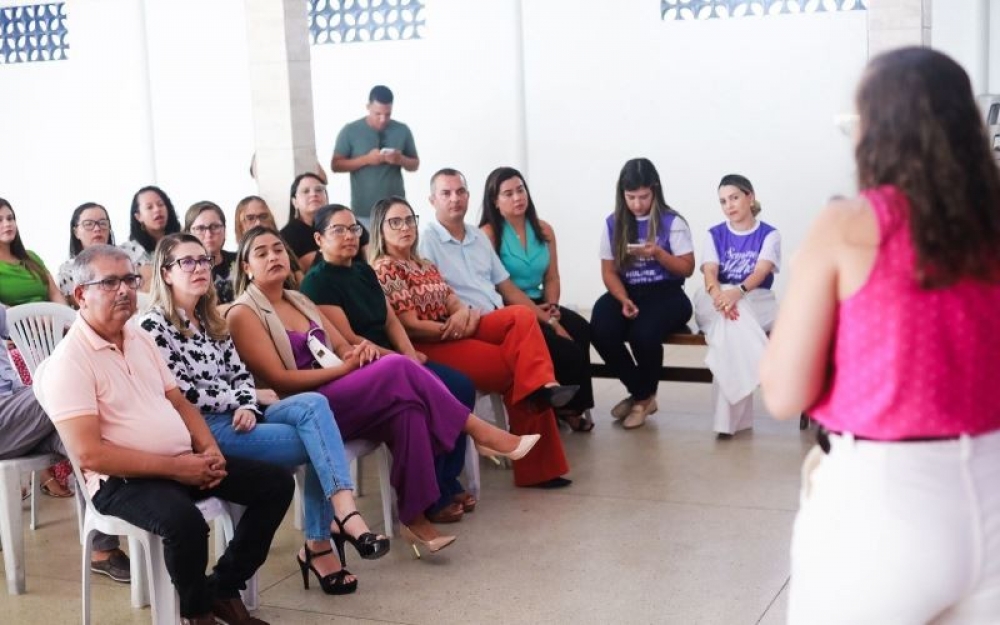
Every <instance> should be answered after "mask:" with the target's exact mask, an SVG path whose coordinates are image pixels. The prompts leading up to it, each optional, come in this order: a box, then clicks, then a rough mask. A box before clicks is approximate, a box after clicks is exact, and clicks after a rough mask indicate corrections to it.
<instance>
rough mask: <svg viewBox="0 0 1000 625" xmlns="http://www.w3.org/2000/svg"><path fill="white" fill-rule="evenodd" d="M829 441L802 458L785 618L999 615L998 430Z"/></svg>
mask: <svg viewBox="0 0 1000 625" xmlns="http://www.w3.org/2000/svg"><path fill="white" fill-rule="evenodd" d="M830 440H831V444H832V449H831V451H830V454H829V455H825V454H823V453H822V451H820V450H819V448H818V447H817V448H815V449H813V451H811V452H810V453H809V456H807V457H806V461H805V464H804V465H803V468H802V494H801V506H800V509H799V514H798V517H797V518H796V520H795V530H794V533H793V536H792V580H791V591H790V596H789V612H788V622H789V623H790V624H791V625H801V624H809V625H813V624H827V623H828V624H830V625H833V624H836V625H842V624H850V625H868V624H871V625H876V624H877V625H918V624H923V623H1000V432H993V433H991V434H985V435H981V436H978V437H963V438H960V439H957V440H953V441H933V442H913V443H878V442H868V441H855V440H854V438H853V437H852V436H850V435H844V436H831V437H830Z"/></svg>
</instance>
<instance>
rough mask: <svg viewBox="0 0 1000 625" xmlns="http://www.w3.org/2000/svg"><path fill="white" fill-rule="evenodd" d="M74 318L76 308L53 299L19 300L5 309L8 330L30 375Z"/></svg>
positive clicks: (46, 356) (50, 351)
mask: <svg viewBox="0 0 1000 625" xmlns="http://www.w3.org/2000/svg"><path fill="white" fill-rule="evenodd" d="M75 320H76V311H75V310H73V309H72V308H70V307H69V306H66V305H65V304H56V303H54V302H37V303H34V304H21V305H20V306H14V307H12V308H9V309H7V331H8V332H10V338H11V340H13V341H14V345H16V346H17V350H18V351H19V352H21V357H22V358H24V363H25V364H26V365H28V370H29V371H31V374H32V375H34V374H35V369H37V368H38V364H39V363H40V362H42V361H43V360H45V359H46V358H48V357H49V354H51V353H52V350H53V349H55V347H56V344H57V343H58V342H59V341H60V340H62V337H63V336H65V334H66V330H68V329H69V327H70V326H71V325H73V322H74V321H75Z"/></svg>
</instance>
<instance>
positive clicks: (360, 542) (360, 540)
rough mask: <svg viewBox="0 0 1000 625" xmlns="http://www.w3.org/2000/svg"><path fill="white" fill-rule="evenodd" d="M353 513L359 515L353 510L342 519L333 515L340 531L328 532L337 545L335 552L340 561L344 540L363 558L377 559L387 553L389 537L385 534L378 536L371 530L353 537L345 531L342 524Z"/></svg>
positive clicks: (345, 522) (344, 523) (342, 554)
mask: <svg viewBox="0 0 1000 625" xmlns="http://www.w3.org/2000/svg"><path fill="white" fill-rule="evenodd" d="M355 515H357V516H359V517H360V516H361V513H360V512H358V511H357V510H355V511H354V512H352V513H350V514H348V515H347V516H345V517H344V519H343V520H340V519H338V518H337V517H336V515H334V517H333V520H334V522H335V523H336V524H337V528H338V529H339V530H340V531H338V532H330V538H332V539H333V544H334V545H336V547H337V553H338V554H339V555H340V560H341V562H343V561H344V542H349V543H351V544H352V545H354V548H355V549H357V551H358V555H359V556H361V557H362V558H363V559H365V560H378V559H379V558H381V557H382V556H384V555H385V554H387V553H389V539H388V538H386V537H385V536H383V537H381V538H380V537H378V536H376V535H375V534H373V533H371V532H365V533H364V534H362V535H361V536H358V537H357V538H355V537H354V536H351V535H350V534H348V533H347V529H346V528H345V527H344V526H345V525H347V522H348V521H349V520H350V519H351V517H352V516H355Z"/></svg>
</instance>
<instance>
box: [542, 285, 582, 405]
mask: <svg viewBox="0 0 1000 625" xmlns="http://www.w3.org/2000/svg"><path fill="white" fill-rule="evenodd" d="M538 303H541V300H539V302H538ZM559 324H560V325H561V326H562V327H564V328H565V329H566V332H567V333H569V335H570V336H571V337H573V340H569V339H565V338H563V337H561V336H559V335H558V334H557V333H556V331H555V330H553V329H552V326H550V325H549V324H547V323H541V324H540V325H541V328H542V335H544V336H545V344H546V345H547V346H548V348H549V356H551V357H552V366H553V367H554V368H555V371H556V380H558V381H559V383H560V384H577V385H579V387H580V390H579V391H577V393H576V395H575V396H574V397H573V399H572V401H570V402H569V403H568V404H566V407H565V410H567V411H572V412H575V413H582V412H583V411H584V410H589V409H591V408H593V407H594V382H593V379H592V378H591V377H590V324H589V323H588V322H587V320H586V319H584V318H583V317H581V316H580V315H578V314H577V313H575V312H573V311H572V310H570V309H568V308H563V307H562V306H560V307H559Z"/></svg>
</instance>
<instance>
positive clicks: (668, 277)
mask: <svg viewBox="0 0 1000 625" xmlns="http://www.w3.org/2000/svg"><path fill="white" fill-rule="evenodd" d="M676 217H677V215H676V214H673V213H667V214H665V215H663V216H662V217H661V218H660V229H659V230H658V231H657V233H656V244H657V245H659V246H660V247H662V248H663V249H665V250H666V251H667V252H668V253H670V254H673V253H674V251H673V249H671V246H670V228H671V226H672V225H673V223H674V219H675V218H676ZM605 223H606V224H607V227H608V239H609V240H610V241H614V240H615V216H614V215H613V214H612V215H610V216H608V218H607V220H606V221H605ZM636 225H637V226H638V234H637V236H636V240H638V241H645V240H646V235H647V233H648V231H649V220H648V219H641V220H636ZM618 275H619V276H621V279H622V282H624V283H625V284H629V285H635V284H654V283H657V282H666V281H669V282H674V283H676V284H678V285H682V284H684V276H678V275H675V274H673V273H670V272H669V271H667V268H666V267H664V266H663V265H661V264H660V263H658V262H657V261H656V260H654V259H652V258H636V259H634V260H633V261H632V262H631V263H630V264H628V265H627V266H625V267H619V268H618Z"/></svg>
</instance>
